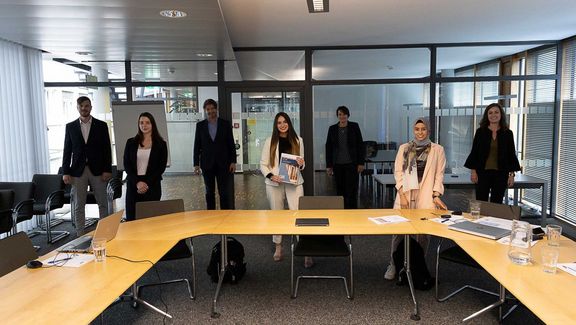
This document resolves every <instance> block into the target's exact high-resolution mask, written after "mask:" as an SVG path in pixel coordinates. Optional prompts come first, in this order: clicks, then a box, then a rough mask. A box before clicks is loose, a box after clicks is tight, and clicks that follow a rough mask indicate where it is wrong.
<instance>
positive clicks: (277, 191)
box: [260, 112, 304, 261]
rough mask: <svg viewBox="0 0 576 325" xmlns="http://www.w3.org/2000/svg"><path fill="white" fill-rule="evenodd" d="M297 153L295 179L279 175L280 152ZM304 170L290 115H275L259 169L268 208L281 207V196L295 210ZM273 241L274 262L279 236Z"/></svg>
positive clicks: (278, 254)
mask: <svg viewBox="0 0 576 325" xmlns="http://www.w3.org/2000/svg"><path fill="white" fill-rule="evenodd" d="M283 153H285V154H292V155H295V156H297V157H296V162H297V165H298V173H297V174H298V175H297V181H296V182H294V183H293V182H290V180H289V179H283V178H282V177H281V176H280V161H281V155H282V154H283ZM302 169H304V142H303V141H302V138H300V137H299V136H298V134H296V130H294V127H293V126H292V121H291V120H290V116H288V114H286V113H284V112H280V113H278V114H276V117H275V118H274V125H273V127H272V136H271V137H269V138H268V139H266V142H264V146H263V148H262V156H261V159H260V171H261V172H262V175H264V176H265V177H266V179H265V182H266V197H267V198H268V202H269V203H270V209H271V210H283V209H284V198H286V201H288V208H289V209H290V210H298V199H299V198H300V197H301V196H303V195H304V189H303V186H302V184H303V183H304V179H303V178H302V174H301V173H300V170H302ZM272 241H273V242H274V244H275V247H276V250H275V252H274V261H280V260H282V236H280V235H274V236H272Z"/></svg>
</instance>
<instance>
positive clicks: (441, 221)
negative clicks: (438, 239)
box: [440, 219, 450, 223]
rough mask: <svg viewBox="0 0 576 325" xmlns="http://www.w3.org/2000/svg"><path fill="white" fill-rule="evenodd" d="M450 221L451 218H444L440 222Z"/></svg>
mask: <svg viewBox="0 0 576 325" xmlns="http://www.w3.org/2000/svg"><path fill="white" fill-rule="evenodd" d="M448 221H450V219H444V220H442V221H440V223H444V222H448Z"/></svg>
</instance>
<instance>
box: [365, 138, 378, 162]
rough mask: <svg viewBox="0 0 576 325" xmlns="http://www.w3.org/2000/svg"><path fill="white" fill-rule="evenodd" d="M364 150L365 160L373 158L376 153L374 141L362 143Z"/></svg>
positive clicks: (376, 148)
mask: <svg viewBox="0 0 576 325" xmlns="http://www.w3.org/2000/svg"><path fill="white" fill-rule="evenodd" d="M364 148H365V149H366V158H374V157H376V154H377V153H378V147H377V143H376V141H364Z"/></svg>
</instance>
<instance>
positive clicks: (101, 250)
mask: <svg viewBox="0 0 576 325" xmlns="http://www.w3.org/2000/svg"><path fill="white" fill-rule="evenodd" d="M92 252H93V253H94V256H95V257H96V262H104V261H105V260H106V238H93V239H92Z"/></svg>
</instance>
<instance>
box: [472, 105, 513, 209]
mask: <svg viewBox="0 0 576 325" xmlns="http://www.w3.org/2000/svg"><path fill="white" fill-rule="evenodd" d="M464 166H465V167H467V168H469V169H470V180H471V181H472V182H473V183H475V184H476V199H477V200H481V201H488V196H490V202H494V203H502V199H503V198H504V192H505V191H506V188H507V187H512V185H514V176H515V175H516V174H515V172H516V171H519V170H520V163H519V162H518V157H516V146H515V145H514V135H513V134H512V131H511V130H510V129H509V128H508V123H507V122H506V115H505V113H504V109H502V106H500V104H498V103H493V104H490V105H488V107H486V109H485V110H484V116H482V120H480V127H479V128H478V130H476V134H475V135H474V143H473V144H472V151H471V152H470V154H469V155H468V159H466V163H465V164H464Z"/></svg>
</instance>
